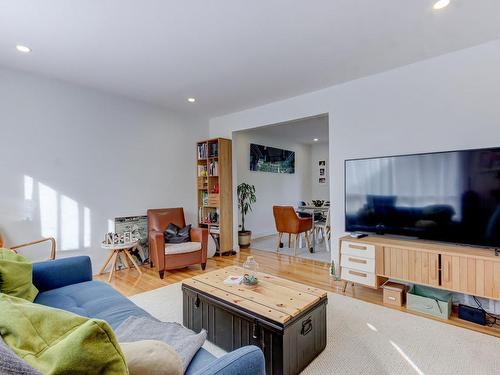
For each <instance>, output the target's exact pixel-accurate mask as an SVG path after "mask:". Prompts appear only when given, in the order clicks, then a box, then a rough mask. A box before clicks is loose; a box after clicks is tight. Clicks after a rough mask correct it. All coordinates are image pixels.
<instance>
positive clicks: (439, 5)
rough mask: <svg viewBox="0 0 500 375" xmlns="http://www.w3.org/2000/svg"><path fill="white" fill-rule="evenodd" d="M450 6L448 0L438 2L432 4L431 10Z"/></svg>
mask: <svg viewBox="0 0 500 375" xmlns="http://www.w3.org/2000/svg"><path fill="white" fill-rule="evenodd" d="M449 4H450V0H438V1H436V2H435V3H434V5H433V6H432V8H434V9H436V10H437V9H443V8H446V7H447V6H448V5H449Z"/></svg>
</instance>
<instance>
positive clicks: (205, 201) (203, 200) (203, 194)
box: [200, 191, 208, 206]
mask: <svg viewBox="0 0 500 375" xmlns="http://www.w3.org/2000/svg"><path fill="white" fill-rule="evenodd" d="M200 196H201V205H202V206H207V205H208V192H207V191H202V192H200Z"/></svg>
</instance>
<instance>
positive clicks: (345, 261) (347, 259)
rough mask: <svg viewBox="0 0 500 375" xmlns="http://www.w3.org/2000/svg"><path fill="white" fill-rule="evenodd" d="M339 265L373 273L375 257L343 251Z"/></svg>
mask: <svg viewBox="0 0 500 375" xmlns="http://www.w3.org/2000/svg"><path fill="white" fill-rule="evenodd" d="M340 265H341V266H342V267H346V268H350V269H353V270H359V271H364V272H370V273H375V259H369V258H361V257H357V256H355V255H349V254H345V253H344V254H342V256H341V261H340Z"/></svg>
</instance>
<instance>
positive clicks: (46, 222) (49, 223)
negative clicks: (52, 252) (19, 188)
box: [38, 182, 58, 239]
mask: <svg viewBox="0 0 500 375" xmlns="http://www.w3.org/2000/svg"><path fill="white" fill-rule="evenodd" d="M38 198H39V202H40V232H41V235H42V236H43V237H54V238H56V239H57V238H58V220H57V216H58V205H57V192H56V191H55V190H54V189H52V188H50V187H48V186H47V185H44V184H42V183H41V182H39V183H38Z"/></svg>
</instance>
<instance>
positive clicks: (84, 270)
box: [33, 256, 92, 292]
mask: <svg viewBox="0 0 500 375" xmlns="http://www.w3.org/2000/svg"><path fill="white" fill-rule="evenodd" d="M91 280H92V265H91V263H90V258H89V257H88V256H78V257H72V258H62V259H57V260H47V261H44V262H38V263H33V284H34V285H35V286H36V287H37V289H38V290H39V291H40V292H44V291H46V290H51V289H56V288H61V287H63V286H67V285H72V284H78V283H82V282H84V281H91Z"/></svg>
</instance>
